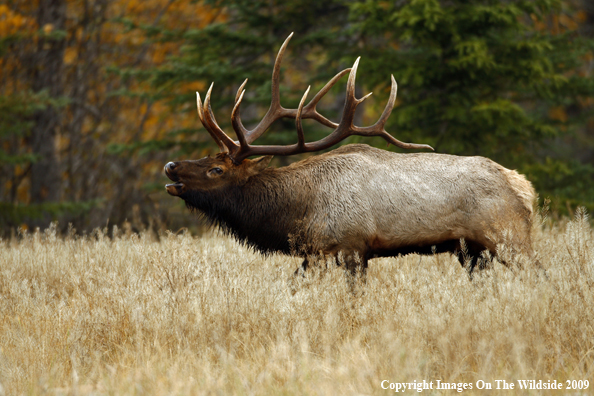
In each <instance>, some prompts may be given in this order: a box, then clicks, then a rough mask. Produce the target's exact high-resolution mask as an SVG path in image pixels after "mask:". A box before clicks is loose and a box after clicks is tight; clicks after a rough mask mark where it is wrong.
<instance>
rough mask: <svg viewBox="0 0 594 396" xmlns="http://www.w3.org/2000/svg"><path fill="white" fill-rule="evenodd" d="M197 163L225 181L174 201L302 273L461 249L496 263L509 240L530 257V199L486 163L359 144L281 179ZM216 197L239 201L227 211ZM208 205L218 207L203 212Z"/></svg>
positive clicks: (275, 173) (255, 166)
mask: <svg viewBox="0 0 594 396" xmlns="http://www.w3.org/2000/svg"><path fill="white" fill-rule="evenodd" d="M219 157H220V158H219ZM200 161H202V162H204V164H206V163H208V165H205V168H208V167H211V166H214V164H217V163H218V166H223V167H224V169H225V173H224V174H225V175H227V177H228V178H227V179H226V180H225V179H222V178H221V179H220V180H219V181H217V182H216V185H217V186H216V187H213V188H210V187H208V186H206V185H205V183H204V182H199V183H198V182H197V183H196V186H199V185H204V187H203V189H204V191H203V192H201V193H195V195H194V196H193V197H194V198H190V197H188V196H187V195H186V196H184V195H183V194H173V195H180V197H181V198H183V199H185V200H186V202H187V203H188V205H189V206H190V207H193V208H196V209H198V210H202V211H203V212H204V213H205V214H206V216H207V217H210V218H211V219H212V217H213V215H212V214H209V211H210V212H213V211H214V212H217V213H215V217H216V219H214V220H213V222H215V223H219V224H221V225H222V226H223V227H224V228H227V229H228V230H229V231H230V232H231V233H233V234H234V235H235V236H237V237H238V238H239V239H240V240H244V241H246V242H247V243H249V244H252V245H253V246H255V247H256V248H258V249H260V250H262V251H264V252H268V251H281V252H284V253H289V254H297V255H301V256H303V257H305V258H306V260H305V262H304V266H303V267H304V268H306V267H307V264H308V259H307V258H308V256H309V257H311V256H312V255H318V254H320V253H321V254H323V255H333V256H338V255H339V252H342V256H343V259H344V262H345V263H346V265H347V267H348V268H349V269H350V270H352V271H354V270H355V269H356V268H357V267H359V266H361V267H362V268H365V267H366V266H367V260H368V259H371V258H373V257H381V256H394V255H398V254H406V253H425V254H427V253H432V252H442V251H449V252H452V253H454V254H458V256H459V257H461V246H460V239H464V240H465V242H466V245H467V248H468V251H469V253H470V255H472V256H474V257H475V258H476V257H478V255H479V254H480V252H481V251H482V250H485V249H487V250H489V251H490V252H491V254H493V255H496V254H497V244H498V243H501V242H503V233H504V232H505V231H506V230H511V231H513V233H514V239H513V242H512V243H513V245H514V246H512V248H513V249H514V251H517V252H520V253H525V254H527V255H528V256H532V255H533V253H532V248H531V244H530V230H531V220H532V204H533V201H534V199H535V193H534V189H533V188H532V186H531V184H530V182H528V181H527V180H526V179H525V178H524V177H523V176H522V175H519V174H518V173H517V172H515V171H512V170H509V169H506V168H504V167H502V166H501V165H499V164H497V163H495V162H493V161H491V160H489V159H487V158H483V157H460V156H452V155H445V154H434V153H418V154H399V153H392V152H388V151H385V150H380V149H376V148H373V147H369V146H367V145H360V144H356V145H348V146H343V147H340V148H338V149H336V150H333V151H331V152H328V153H324V154H320V155H317V156H314V157H310V158H308V159H305V160H303V161H300V162H297V163H294V164H292V165H290V166H287V167H283V168H278V169H274V168H267V169H264V168H265V166H266V164H267V162H268V161H269V159H268V158H265V157H263V158H261V159H257V160H244V162H243V163H242V164H241V165H239V166H235V165H233V164H232V163H231V161H230V160H229V159H228V158H226V157H225V155H219V156H218V157H217V158H216V159H215V158H204V159H202V160H198V161H193V162H195V163H198V162H200ZM184 162H192V161H184ZM179 164H183V162H180V163H179ZM178 170H179V169H178ZM256 170H257V171H256ZM242 175H243V176H242ZM219 186H220V187H219ZM193 188H194V189H195V190H196V189H202V188H200V187H193ZM219 190H220V191H219ZM218 192H220V193H221V195H220V196H221V197H222V196H227V197H228V196H233V195H234V194H237V195H238V196H237V197H236V198H234V199H229V200H228V201H229V202H228V203H226V204H225V203H220V202H218V201H221V200H222V198H216V197H219V194H218ZM213 194H214V195H213ZM197 195H200V197H201V198H200V199H198V200H197V199H196V198H195V197H196V196H197ZM206 196H208V197H207V198H205V199H207V201H208V199H213V200H215V201H217V203H216V205H215V206H216V207H212V208H210V207H209V208H207V209H205V208H204V207H201V206H204V203H203V201H202V199H203V198H204V197H206ZM208 202H210V201H208ZM209 205H210V203H209ZM234 206H236V208H233V207H234ZM222 212H224V214H223V215H222V216H221V215H220V213H222ZM225 216H227V217H225ZM246 223H247V224H246ZM461 261H462V260H461ZM474 265H476V260H475V261H474V262H473V265H472V267H471V269H472V268H473V266H474Z"/></svg>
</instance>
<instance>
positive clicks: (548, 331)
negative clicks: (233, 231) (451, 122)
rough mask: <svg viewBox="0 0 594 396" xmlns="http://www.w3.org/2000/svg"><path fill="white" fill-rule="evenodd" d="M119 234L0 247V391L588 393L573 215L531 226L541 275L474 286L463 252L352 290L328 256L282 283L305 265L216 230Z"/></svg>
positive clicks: (41, 236)
mask: <svg viewBox="0 0 594 396" xmlns="http://www.w3.org/2000/svg"><path fill="white" fill-rule="evenodd" d="M112 232H113V230H109V233H110V234H111V233H112ZM116 235H117V236H116V237H115V238H108V237H107V236H106V231H105V232H101V231H97V232H96V233H95V234H94V235H92V236H88V237H85V238H82V237H58V236H57V235H56V234H55V230H52V229H50V230H47V231H45V232H41V233H38V234H33V235H25V236H21V237H19V238H14V239H11V240H4V241H1V242H0V384H1V385H0V387H1V388H2V390H0V394H6V395H19V394H26V395H40V394H44V395H45V394H48V395H71V394H72V395H75V394H78V395H91V394H92V395H124V394H138V395H200V394H220V395H230V394H239V395H244V394H245V395H279V394H284V395H311V394H320V395H336V394H346V395H355V394H357V395H380V394H393V393H394V390H393V389H392V390H390V389H383V388H382V387H388V388H389V387H390V384H396V383H403V382H404V383H413V384H414V381H416V382H417V383H419V382H422V381H423V380H425V381H426V383H430V382H432V386H433V388H434V390H433V391H431V390H425V391H424V393H426V392H431V393H432V394H443V393H445V394H454V393H458V392H457V391H456V390H451V391H443V390H436V386H437V380H440V381H442V383H448V384H451V383H456V384H464V383H466V384H471V385H472V389H466V390H464V391H463V392H464V394H469V395H470V394H485V391H484V390H479V389H477V383H478V384H482V383H481V382H479V381H483V383H485V384H486V383H489V384H491V385H492V386H493V389H494V390H495V392H497V391H496V387H497V385H500V386H502V384H503V383H502V382H501V380H505V381H506V382H507V383H508V384H509V383H513V384H515V385H514V386H515V387H514V390H513V394H539V393H541V391H538V390H531V391H530V390H529V391H524V390H520V389H519V383H518V380H536V381H538V380H542V381H543V382H547V381H553V380H557V381H558V382H561V383H562V384H563V388H562V389H564V390H563V391H557V392H556V393H555V394H567V393H571V394H584V393H588V394H590V393H592V392H593V391H592V388H594V383H593V382H594V352H593V351H594V327H593V326H592V323H594V293H593V292H592V290H593V286H594V231H593V229H592V228H591V226H590V223H589V220H588V219H587V217H586V216H585V215H584V214H583V213H580V214H578V216H577V218H576V219H574V220H573V221H571V222H566V223H562V224H558V225H550V224H549V225H546V226H544V227H538V226H536V227H535V238H534V240H535V242H534V245H535V249H536V251H537V252H538V256H539V259H540V262H541V264H542V266H543V267H544V268H545V269H546V271H547V272H546V276H544V275H543V273H542V271H540V270H538V269H534V268H532V267H531V266H530V265H529V263H527V262H523V263H522V260H521V259H520V260H519V261H518V263H519V264H523V265H522V267H520V266H519V264H518V265H514V266H513V267H512V268H507V267H504V266H503V265H501V264H498V263H497V262H495V264H494V265H493V268H492V269H490V270H486V271H482V272H481V273H479V274H478V275H477V276H475V278H474V279H473V281H470V280H469V279H468V276H467V274H466V272H465V270H464V269H463V268H461V266H460V265H459V263H458V261H457V259H456V258H455V257H452V256H450V255H447V254H442V255H435V256H424V257H421V256H417V255H409V256H406V257H397V258H388V259H375V260H372V261H371V262H370V267H369V271H368V274H367V279H366V282H358V283H356V286H355V290H351V289H350V286H349V285H350V284H351V283H350V282H347V281H346V280H345V276H346V275H345V273H344V272H343V271H342V270H341V269H340V268H335V267H333V266H330V267H329V268H328V269H326V270H320V269H318V270H314V271H312V272H311V273H309V274H308V275H307V276H306V277H304V278H303V279H301V278H298V279H297V281H291V275H292V273H293V271H294V270H295V268H297V266H298V265H299V264H300V259H297V258H291V257H286V256H272V257H263V256H261V255H259V254H257V253H253V252H251V251H249V250H248V249H246V248H244V247H242V246H241V245H239V244H237V243H235V242H234V241H232V240H230V239H228V238H226V237H224V236H220V235H217V234H216V232H213V233H212V234H207V235H204V236H202V237H194V236H190V235H177V236H176V235H173V234H170V233H169V234H163V235H161V236H160V237H156V236H155V235H153V234H150V233H145V234H142V235H140V236H138V235H134V234H130V233H125V232H124V233H122V232H118V231H117V230H116ZM501 248H502V249H505V247H504V246H503V247H501ZM498 380H499V381H500V382H497V381H498ZM568 380H569V381H570V382H569V383H568V382H567V381H568ZM572 380H575V381H576V382H575V383H573V382H571V381H572ZM580 380H581V381H584V380H588V381H589V382H590V385H589V386H588V389H585V390H584V389H582V390H580V389H575V390H567V389H566V387H567V386H568V384H569V386H570V387H575V388H579V387H582V388H584V387H585V383H584V382H579V381H580ZM574 384H575V385H574ZM392 386H393V387H395V386H396V385H392ZM406 392H408V394H412V393H411V392H415V391H413V390H407V391H406Z"/></svg>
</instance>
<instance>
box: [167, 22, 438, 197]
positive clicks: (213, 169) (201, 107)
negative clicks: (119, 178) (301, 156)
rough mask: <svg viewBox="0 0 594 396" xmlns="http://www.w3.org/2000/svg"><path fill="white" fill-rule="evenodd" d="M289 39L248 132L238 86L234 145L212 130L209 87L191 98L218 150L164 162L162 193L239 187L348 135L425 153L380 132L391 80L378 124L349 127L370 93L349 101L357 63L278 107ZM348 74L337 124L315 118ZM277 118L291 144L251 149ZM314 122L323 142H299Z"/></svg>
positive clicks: (233, 116)
mask: <svg viewBox="0 0 594 396" xmlns="http://www.w3.org/2000/svg"><path fill="white" fill-rule="evenodd" d="M292 36H293V33H291V34H290V35H289V37H287V39H286V40H285V42H284V43H283V45H282V46H281V48H280V50H279V52H278V55H277V57H276V61H275V63H274V69H273V72H272V100H271V103H270V107H269V109H268V112H267V113H266V115H265V116H264V118H263V119H262V120H261V121H260V123H259V124H258V125H257V126H256V127H255V128H254V129H252V130H248V129H246V128H245V127H244V126H243V124H242V122H241V117H240V114H239V109H240V106H241V102H242V100H243V95H244V93H245V89H244V87H245V85H246V84H247V79H246V80H245V81H244V82H243V84H241V86H240V87H239V89H238V90H237V95H236V96H235V106H234V107H233V112H232V113H231V124H232V125H233V129H234V131H235V134H236V135H237V141H234V140H233V139H231V138H230V137H229V136H228V135H227V134H226V133H225V132H224V131H223V130H222V129H221V128H220V127H219V125H218V124H217V122H216V120H215V117H214V114H213V112H212V109H211V106H210V95H211V92H212V87H213V85H212V84H211V86H210V88H209V89H208V92H207V93H206V97H205V99H204V103H202V100H201V98H200V94H199V93H198V92H196V103H197V106H198V116H199V118H200V121H201V122H202V125H204V128H206V130H207V131H208V133H209V134H210V135H211V137H212V138H213V139H214V141H215V142H216V143H217V145H218V146H219V149H220V153H219V154H217V155H216V157H214V158H211V157H206V158H202V159H200V160H194V161H180V162H169V163H168V164H167V165H165V174H166V175H167V176H168V177H169V178H170V179H171V180H172V181H174V182H175V183H173V184H168V185H167V186H166V189H167V192H168V193H169V194H171V195H175V196H180V195H182V194H184V192H186V191H189V190H191V191H196V190H198V191H209V190H214V189H218V188H220V187H222V186H228V185H238V184H239V185H241V184H242V183H245V182H246V181H247V180H248V179H249V178H250V177H252V176H253V175H255V174H258V173H259V172H261V171H262V170H263V169H265V168H266V166H267V165H268V163H269V162H270V158H272V155H292V154H298V153H306V152H314V151H319V150H323V149H326V148H329V147H331V146H333V145H335V144H337V143H339V142H340V141H342V140H344V139H346V138H347V137H349V136H351V135H359V136H381V137H382V138H384V139H385V140H386V141H387V142H388V145H389V144H393V145H395V146H398V147H401V148H404V149H431V150H433V148H432V147H431V146H429V145H426V144H415V143H404V142H401V141H400V140H398V139H396V138H394V137H393V136H392V135H390V134H389V133H388V132H386V130H385V129H384V127H385V124H386V121H387V120H388V117H389V116H390V113H391V112H392V108H393V107H394V103H395V102H396V92H397V85H396V81H395V80H394V76H392V77H391V81H392V87H391V91H390V98H389V100H388V103H387V104H386V107H385V109H384V112H383V113H382V115H381V116H380V118H379V120H378V121H377V122H376V123H375V124H373V125H371V126H367V127H358V126H355V125H353V119H354V117H355V110H356V108H357V106H358V105H359V104H360V103H361V102H363V101H364V100H365V99H367V98H368V97H369V96H370V95H371V93H369V94H367V95H365V96H364V97H362V98H360V99H357V98H356V97H355V77H356V74H357V67H358V65H359V60H360V58H357V60H356V61H355V64H354V65H353V67H352V68H348V69H345V70H343V71H341V72H340V73H338V74H337V75H335V76H334V77H333V78H332V79H331V80H330V81H329V82H328V83H327V84H326V85H325V86H324V87H323V88H322V89H321V90H320V91H319V92H318V93H317V94H316V95H315V96H314V97H313V99H312V100H311V101H310V102H309V103H308V104H307V105H305V100H306V98H307V95H308V93H309V89H310V87H308V88H307V90H306V91H305V94H304V95H303V97H302V98H301V101H300V103H299V106H298V108H296V109H287V108H284V107H283V106H281V104H280V91H279V77H280V65H281V61H282V58H283V55H284V53H285V50H286V47H287V45H288V43H289V40H290V39H291V37H292ZM347 73H348V74H349V79H348V82H347V90H346V91H347V92H346V100H345V104H344V110H343V114H342V118H341V120H340V122H339V123H338V124H337V123H334V122H332V121H330V120H328V119H327V118H326V117H324V116H323V115H321V114H320V113H318V111H317V110H316V105H317V104H318V102H319V101H320V100H321V99H322V97H323V96H324V95H325V94H326V93H327V92H328V91H329V90H330V89H331V88H332V87H333V86H334V84H336V82H337V81H338V80H339V79H340V78H341V77H342V76H344V75H345V74H347ZM281 118H293V119H295V126H296V129H297V143H295V144H292V145H288V146H255V145H252V143H253V142H254V141H255V140H256V139H257V138H258V137H260V136H261V135H262V134H263V133H264V132H265V131H266V130H267V129H268V128H269V127H270V126H271V125H272V123H273V122H274V121H276V120H278V119H281ZM304 118H310V119H314V120H316V121H317V122H319V123H320V124H322V125H325V126H327V127H330V128H332V129H334V130H333V131H332V132H331V133H330V134H329V135H328V136H326V137H325V138H323V139H321V140H318V141H316V142H305V139H304V135H303V127H302V122H301V121H302V119H304ZM252 155H266V157H262V158H258V159H255V160H248V159H247V158H248V157H249V156H252Z"/></svg>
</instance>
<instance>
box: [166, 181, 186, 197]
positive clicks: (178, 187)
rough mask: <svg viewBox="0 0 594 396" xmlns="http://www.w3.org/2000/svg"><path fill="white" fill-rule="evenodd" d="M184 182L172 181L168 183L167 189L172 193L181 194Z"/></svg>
mask: <svg viewBox="0 0 594 396" xmlns="http://www.w3.org/2000/svg"><path fill="white" fill-rule="evenodd" d="M183 188H184V184H183V183H172V184H166V185H165V189H166V190H167V192H168V193H169V194H170V195H176V196H177V195H180V194H181V193H183Z"/></svg>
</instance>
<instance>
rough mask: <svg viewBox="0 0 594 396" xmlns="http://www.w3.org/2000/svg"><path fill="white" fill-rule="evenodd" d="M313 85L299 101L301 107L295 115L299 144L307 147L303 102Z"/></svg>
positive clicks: (301, 146)
mask: <svg viewBox="0 0 594 396" xmlns="http://www.w3.org/2000/svg"><path fill="white" fill-rule="evenodd" d="M310 88H311V85H310V86H308V87H307V89H306V90H305V93H304V94H303V97H302V98H301V101H300V102H299V107H298V108H297V115H296V116H295V126H296V127H297V146H299V147H300V148H302V149H303V148H304V147H305V137H304V135H303V125H302V123H301V114H302V112H303V104H304V103H305V98H307V94H308V93H309V89H310Z"/></svg>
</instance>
